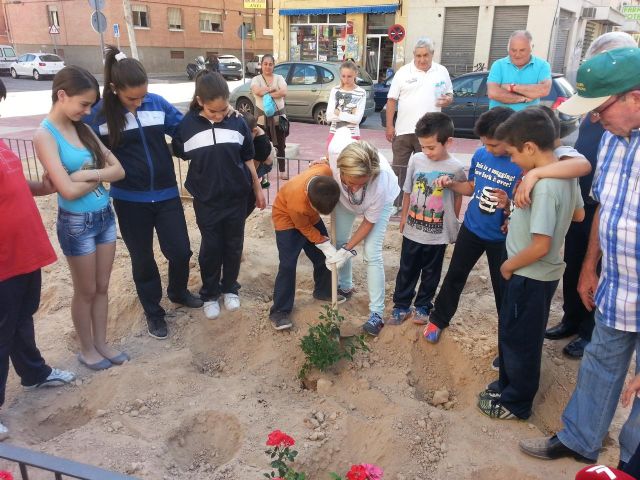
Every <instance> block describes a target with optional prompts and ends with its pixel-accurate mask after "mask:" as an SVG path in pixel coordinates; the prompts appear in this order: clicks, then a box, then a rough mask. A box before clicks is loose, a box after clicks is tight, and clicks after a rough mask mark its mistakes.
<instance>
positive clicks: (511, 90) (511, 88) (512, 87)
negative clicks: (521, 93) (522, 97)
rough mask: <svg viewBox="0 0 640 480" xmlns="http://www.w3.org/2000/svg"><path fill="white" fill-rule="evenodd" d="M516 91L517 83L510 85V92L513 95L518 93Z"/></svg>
mask: <svg viewBox="0 0 640 480" xmlns="http://www.w3.org/2000/svg"><path fill="white" fill-rule="evenodd" d="M515 89H516V84H515V83H510V84H509V91H510V92H511V93H514V92H515V91H516V90H515Z"/></svg>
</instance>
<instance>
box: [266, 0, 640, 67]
mask: <svg viewBox="0 0 640 480" xmlns="http://www.w3.org/2000/svg"><path fill="white" fill-rule="evenodd" d="M629 4H638V1H637V0H633V1H625V2H622V1H618V0H595V1H589V0H527V1H523V0H408V1H402V2H398V1H397V0H396V1H386V2H385V1H384V0H379V1H378V2H373V1H371V0H368V1H367V0H347V1H345V0H327V1H325V2H324V3H323V4H322V6H318V4H317V3H315V2H314V3H313V4H312V2H310V1H309V0H274V19H275V20H274V26H273V32H274V37H273V40H274V52H276V54H277V55H278V58H279V59H280V60H295V59H313V60H316V59H317V60H337V61H339V60H342V59H343V58H353V59H355V60H357V61H358V62H359V63H360V64H361V65H363V66H366V68H367V70H368V71H369V73H370V74H371V76H372V77H373V78H374V80H375V79H378V80H379V79H381V78H384V72H385V71H386V68H388V67H392V68H398V67H399V66H401V65H404V64H405V63H407V62H408V61H410V60H411V59H412V47H413V45H414V43H415V41H416V40H417V38H418V37H420V36H428V37H430V38H431V39H432V40H433V41H434V42H435V47H436V49H435V50H436V51H435V56H434V58H435V61H437V62H439V63H442V64H443V65H445V66H446V67H447V68H448V69H449V71H450V72H451V73H452V74H454V75H456V74H461V73H465V72H469V71H472V70H486V69H488V68H489V67H490V66H491V64H492V63H493V62H494V61H495V60H497V59H498V58H502V57H504V56H506V55H507V43H508V39H509V35H510V34H511V33H512V32H513V31H514V30H524V29H526V30H529V31H530V32H531V34H532V35H533V39H534V42H533V43H534V54H535V55H537V56H539V57H542V58H544V59H545V60H548V61H549V62H550V63H551V65H552V69H553V71H554V72H559V73H565V74H567V76H568V77H569V78H570V79H572V78H573V76H574V75H575V72H576V71H577V68H578V66H579V64H580V62H581V60H582V58H583V57H584V54H585V53H586V50H587V48H588V47H589V45H590V44H591V42H592V41H593V39H594V38H596V37H597V36H598V35H600V34H602V33H605V32H608V31H612V30H624V31H628V32H629V33H636V30H637V29H638V23H637V22H636V21H630V19H628V18H625V15H624V14H623V13H622V12H621V10H622V9H623V8H628V5H629ZM395 24H399V25H401V26H402V27H403V28H404V29H405V31H406V37H405V39H404V40H403V41H401V42H399V43H396V44H393V43H391V41H390V40H389V38H388V36H387V30H388V28H389V27H390V26H392V25H395Z"/></svg>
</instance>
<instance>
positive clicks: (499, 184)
mask: <svg viewBox="0 0 640 480" xmlns="http://www.w3.org/2000/svg"><path fill="white" fill-rule="evenodd" d="M475 175H476V177H481V178H483V179H484V180H488V181H489V182H490V183H492V184H495V187H494V186H493V185H486V183H485V185H484V186H481V185H480V182H476V190H475V192H474V196H475V198H476V199H477V200H478V208H479V209H480V211H481V212H482V213H484V214H486V215H492V214H494V213H496V210H497V208H498V198H497V197H496V196H495V195H494V190H495V189H501V190H504V191H506V192H509V191H510V189H511V186H512V185H513V184H514V181H516V176H515V175H510V174H508V173H506V172H502V171H500V170H498V169H495V168H491V167H489V166H487V165H486V164H484V163H482V162H478V163H476V166H475ZM514 191H515V188H514Z"/></svg>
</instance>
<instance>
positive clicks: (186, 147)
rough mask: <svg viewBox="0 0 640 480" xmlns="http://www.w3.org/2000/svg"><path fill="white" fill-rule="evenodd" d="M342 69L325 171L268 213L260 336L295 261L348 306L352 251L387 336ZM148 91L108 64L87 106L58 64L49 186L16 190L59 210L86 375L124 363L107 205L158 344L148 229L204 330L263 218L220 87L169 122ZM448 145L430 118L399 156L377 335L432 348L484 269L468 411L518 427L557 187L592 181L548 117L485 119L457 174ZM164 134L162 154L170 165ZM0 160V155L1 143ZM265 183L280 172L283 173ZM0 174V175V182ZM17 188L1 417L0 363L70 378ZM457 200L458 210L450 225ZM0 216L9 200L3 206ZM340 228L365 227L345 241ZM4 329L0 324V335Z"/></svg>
mask: <svg viewBox="0 0 640 480" xmlns="http://www.w3.org/2000/svg"><path fill="white" fill-rule="evenodd" d="M340 72H341V85H340V87H336V88H334V89H333V90H332V92H331V99H332V100H331V102H332V103H331V104H332V105H335V109H334V110H333V111H332V112H331V113H330V114H328V117H329V119H330V121H331V129H330V137H329V142H330V143H329V159H328V161H327V162H326V163H328V164H323V163H320V164H317V165H313V166H312V167H310V168H309V169H308V170H307V171H305V172H303V173H301V174H299V175H297V176H296V177H295V178H293V179H292V180H291V181H289V182H288V183H287V184H285V185H284V187H282V188H281V189H280V191H279V192H278V194H277V196H276V199H275V202H274V205H273V209H272V216H273V223H274V227H275V236H276V245H277V248H278V252H279V265H278V273H277V276H276V278H275V286H274V295H273V305H272V307H271V310H270V320H271V322H272V323H273V326H274V328H275V329H276V330H283V329H288V328H291V327H292V325H293V323H292V319H291V313H292V311H293V305H294V298H295V291H296V288H295V282H296V267H297V260H298V257H299V254H300V252H301V251H302V250H304V252H305V254H306V255H307V256H308V257H309V259H310V260H311V262H312V264H313V278H314V291H313V296H314V297H315V298H317V299H320V300H326V301H328V300H330V299H331V295H332V292H331V275H330V269H331V268H333V267H334V266H335V268H337V269H338V270H339V272H340V273H339V284H338V286H339V293H340V295H341V301H345V300H346V299H347V298H348V297H350V296H351V295H352V293H353V290H352V288H353V284H352V278H351V262H352V260H353V257H354V256H355V250H354V248H355V247H356V245H358V244H360V243H361V242H364V256H365V261H366V262H367V266H368V282H367V284H368V287H369V295H370V302H371V303H370V316H369V318H368V320H367V322H366V323H365V324H364V330H365V331H366V332H368V333H370V334H372V335H377V334H378V333H379V332H380V330H381V329H382V327H383V325H384V320H383V317H384V315H383V310H384V284H385V281H384V268H383V264H382V240H383V238H384V235H385V232H386V226H387V223H388V221H389V217H390V216H391V213H392V210H393V208H394V207H393V201H394V200H395V198H396V197H397V195H398V193H399V188H398V180H397V177H396V176H395V174H394V173H393V170H392V169H391V166H390V165H389V164H388V162H387V161H386V160H385V159H384V157H382V156H381V155H379V153H378V152H377V151H376V149H375V148H374V147H372V146H371V145H370V144H368V143H367V142H364V141H357V139H358V138H359V130H358V124H359V122H360V120H361V118H362V111H363V109H364V99H365V96H363V95H361V93H362V92H360V90H362V89H361V88H360V87H358V86H357V85H355V77H356V74H357V67H356V66H355V64H353V63H351V62H345V63H344V64H343V65H342V66H341V70H340ZM147 85H148V79H147V75H146V72H145V70H144V67H143V66H142V64H141V63H140V62H139V61H137V60H134V59H128V58H126V56H125V55H124V54H123V53H122V52H120V51H119V50H118V49H116V48H114V47H108V49H107V55H106V63H105V86H104V92H103V96H102V97H103V98H102V99H101V100H100V92H99V90H98V84H97V82H96V80H95V78H94V77H93V76H92V75H91V74H89V73H88V72H87V71H85V70H83V69H81V68H78V67H65V68H64V69H63V70H62V71H61V72H60V73H58V74H57V75H56V76H55V78H54V82H53V93H52V100H53V105H52V108H51V111H50V113H49V115H48V116H47V118H46V119H45V120H44V121H43V122H42V125H41V128H40V129H39V130H38V132H37V133H36V136H35V137H34V143H35V146H36V150H37V153H38V157H39V158H40V160H41V162H42V163H43V165H44V167H45V170H46V174H45V176H44V177H43V181H42V182H41V183H40V184H35V183H34V184H30V185H28V187H29V188H30V189H31V192H32V193H33V194H36V195H37V194H48V193H52V192H57V194H58V205H59V211H58V222H57V233H58V239H59V243H60V246H61V249H62V252H63V253H64V255H65V257H66V259H67V262H68V264H69V269H70V271H71V277H72V280H73V287H74V295H73V300H72V308H71V316H72V319H73V323H74V326H75V328H76V331H77V333H78V339H79V343H80V351H79V353H78V360H79V362H80V363H82V364H83V365H85V366H86V367H88V368H90V369H94V370H101V369H106V368H110V367H112V366H113V365H119V364H122V363H124V362H125V361H127V360H129V356H128V355H127V353H126V352H122V351H118V350H116V349H115V348H113V347H111V346H110V345H109V344H108V343H107V339H106V324H107V311H108V285H109V277H110V273H111V268H112V265H113V261H114V257H115V240H116V223H115V215H114V212H113V210H112V208H111V202H110V197H113V205H114V209H115V214H116V215H117V217H118V224H119V227H120V231H121V234H122V238H123V240H124V242H125V244H126V246H127V249H128V250H129V254H130V258H131V265H132V272H133V280H134V283H135V285H136V290H137V293H138V297H139V299H140V302H141V304H142V307H143V310H144V313H145V316H146V319H147V324H148V330H149V334H150V335H151V336H153V337H155V338H166V337H167V335H168V332H167V325H166V321H165V319H164V317H165V311H164V309H163V308H162V307H161V306H160V301H161V298H162V283H161V279H160V274H159V271H158V267H157V264H156V261H155V258H154V255H153V235H154V232H155V233H156V234H157V237H158V240H159V243H160V247H161V250H162V253H163V254H164V255H165V257H166V258H167V260H168V261H169V278H168V286H167V295H168V297H169V299H170V300H171V301H173V302H175V303H178V304H182V305H185V306H187V307H191V308H198V307H203V309H204V314H205V316H206V317H207V318H209V319H215V318H217V317H218V316H219V315H220V313H221V308H222V305H224V308H225V309H226V310H228V311H234V310H237V309H239V308H240V297H239V289H240V284H239V283H238V276H239V272H240V265H241V258H242V250H243V242H244V233H245V232H244V228H245V222H246V219H247V217H248V215H249V214H250V213H251V212H252V211H253V210H254V208H255V207H258V208H260V209H263V208H265V206H266V202H265V198H264V194H263V191H262V190H263V184H262V182H261V180H260V179H261V177H263V176H264V175H265V174H266V173H267V172H268V171H269V170H270V169H271V165H272V164H273V161H274V157H275V155H274V148H273V146H272V145H271V143H270V141H269V139H268V138H267V135H265V132H264V130H262V129H261V128H260V127H259V126H258V125H257V122H256V120H255V118H253V117H252V116H251V115H246V116H245V117H242V116H241V115H239V114H237V113H236V112H235V111H234V110H233V109H232V108H231V106H230V105H229V89H228V86H227V82H226V81H225V80H224V79H223V77H222V76H221V75H220V74H218V73H215V72H202V73H201V74H199V76H198V77H197V78H196V86H195V92H194V96H193V100H192V102H191V104H190V106H189V111H188V112H187V113H186V114H185V115H184V116H183V115H182V114H181V113H180V112H178V111H177V110H176V109H175V108H174V107H173V106H171V105H170V104H169V103H168V102H167V101H166V100H164V99H163V98H162V97H160V96H158V95H154V94H151V93H148V92H147ZM254 87H255V88H256V89H258V88H259V87H260V85H254ZM265 92H266V90H265ZM1 94H2V92H0V95H1ZM453 133H454V125H453V122H452V121H451V119H450V118H449V117H448V116H447V115H445V114H443V113H439V112H438V113H427V114H425V115H424V116H423V117H422V118H421V119H420V120H419V121H418V123H417V125H416V128H415V134H416V136H417V138H418V141H419V143H420V146H421V150H422V151H421V152H419V153H415V154H414V155H412V156H411V159H410V161H409V164H408V168H407V172H406V180H405V182H404V185H402V191H403V196H402V198H403V201H402V210H401V212H400V231H401V233H402V235H403V241H402V250H401V255H400V265H399V269H398V273H397V277H396V283H395V291H394V294H393V303H394V305H393V310H392V312H391V316H390V320H389V322H390V323H392V324H400V323H402V322H403V321H405V320H406V319H408V318H412V319H413V322H414V323H416V324H420V325H423V326H424V331H423V336H424V338H425V339H426V341H427V342H429V343H437V342H438V341H439V339H440V337H441V335H442V333H443V331H444V329H446V328H447V327H448V326H449V324H450V322H451V319H452V317H453V316H454V314H455V312H456V309H457V307H458V303H459V300H460V296H461V294H462V291H463V288H464V286H465V283H466V281H467V278H468V276H469V274H470V272H471V270H472V268H473V267H474V265H475V264H476V263H477V261H478V259H479V258H480V256H482V254H483V253H484V254H486V256H487V260H488V264H489V271H490V276H491V284H492V287H493V292H494V297H495V304H496V309H497V312H498V319H499V320H498V331H499V333H498V353H499V355H498V357H496V359H495V360H494V362H493V363H494V367H495V368H496V369H497V370H498V371H499V378H498V380H497V381H496V382H493V383H491V384H490V385H489V386H488V387H487V389H486V390H484V391H483V392H481V393H480V394H479V398H478V407H479V408H480V410H481V411H482V412H483V413H485V414H486V415H488V416H490V417H492V418H497V419H508V418H520V419H525V418H528V417H529V416H530V415H531V406H532V403H533V399H534V397H535V394H536V391H537V389H538V381H539V372H540V362H541V352H542V342H543V338H544V332H545V328H546V323H547V319H548V316H549V308H550V302H551V298H552V296H553V294H554V292H555V289H556V287H557V285H558V281H559V279H560V278H561V276H562V273H563V270H564V262H563V261H562V257H561V255H560V250H561V247H562V243H563V239H564V236H565V234H566V232H567V229H568V228H569V225H570V223H571V221H580V220H581V219H582V217H583V210H582V206H583V205H582V203H583V202H582V198H581V196H580V192H579V188H578V184H577V182H576V181H575V180H574V178H575V177H578V176H581V175H585V174H587V173H589V171H590V169H591V166H590V164H589V162H588V161H586V160H585V159H584V158H583V157H582V155H580V154H579V153H578V152H576V151H575V150H573V149H571V148H567V147H562V146H560V144H559V125H558V124H557V118H556V116H555V115H554V113H553V112H552V111H551V110H549V109H546V110H545V108H544V107H533V108H529V109H526V110H523V111H521V112H517V113H515V112H514V111H513V110H511V109H508V108H504V107H496V108H494V109H492V110H490V111H488V112H486V113H484V114H483V115H482V116H481V117H480V118H479V120H478V121H477V123H476V126H475V133H476V134H477V135H478V136H479V137H480V139H481V141H482V143H483V144H484V146H483V147H481V148H479V149H478V150H477V151H476V152H475V154H474V156H473V158H472V161H471V167H470V170H469V172H468V175H467V174H465V171H464V168H463V165H462V164H461V163H460V162H459V161H458V160H457V159H456V158H455V157H454V156H452V155H451V154H450V153H449V151H448V150H449V148H450V146H451V144H452V142H453ZM165 135H169V136H171V137H172V142H171V146H172V151H171V150H170V149H169V146H168V145H167V142H166V140H165ZM334 135H335V138H334ZM0 150H1V151H0V153H2V152H4V151H6V149H4V147H3V146H2V145H0ZM172 154H173V155H176V156H178V157H180V158H183V159H185V160H188V161H189V169H188V173H187V177H186V181H185V188H186V189H187V190H188V191H189V193H190V194H191V195H192V197H193V207H194V211H195V216H196V221H197V225H198V228H199V230H200V233H201V237H202V240H201V243H200V251H199V258H198V260H199V266H200V273H201V279H202V286H201V288H200V292H199V295H198V296H196V295H194V294H192V293H190V292H189V291H188V290H187V283H188V277H189V258H190V256H191V249H190V246H189V237H188V233H187V226H186V221H185V216H184V211H183V208H182V204H181V201H180V198H179V191H178V186H177V183H176V178H175V172H174V170H173V160H172ZM558 159H563V161H562V162H558V161H557V160H558ZM10 160H11V162H13V163H11V164H14V163H16V162H19V160H16V159H15V158H13V157H11V158H10ZM4 161H5V163H6V164H7V165H9V163H8V162H9V161H8V160H6V158H5V160H4ZM16 165H17V163H16ZM16 168H17V167H16ZM13 170H15V168H14V169H13ZM13 170H11V172H12V171H13ZM280 171H281V172H284V169H283V168H282V166H280ZM11 172H9V173H11ZM14 173H15V172H14ZM7 174H8V173H6V172H2V171H0V179H2V175H5V176H6V175H7ZM15 175H16V177H15V178H16V179H17V180H15V182H14V183H16V182H17V183H20V181H22V183H24V186H22V187H20V186H17V187H16V186H15V185H14V187H13V188H18V189H19V190H20V196H21V197H20V198H23V200H24V202H25V205H26V206H22V207H20V208H27V207H28V208H29V209H30V212H31V213H30V215H31V217H33V219H32V220H33V221H32V226H31V227H30V228H32V229H33V231H34V232H35V233H34V235H36V236H37V237H38V238H42V241H41V242H40V243H41V244H42V248H41V249H40V252H41V255H39V256H37V258H36V257H34V258H33V259H32V260H33V261H32V262H30V263H29V264H28V265H25V266H24V268H23V267H16V268H13V267H11V268H5V266H4V264H2V263H0V304H2V305H4V303H9V296H11V298H14V297H15V298H23V297H24V302H23V303H20V311H19V312H14V313H15V315H13V314H12V315H13V316H12V317H11V318H10V319H9V321H10V322H13V323H12V325H13V326H11V327H10V329H9V330H10V331H11V332H12V333H11V335H12V336H11V339H10V340H7V339H5V338H3V339H2V340H0V354H2V357H1V358H0V367H1V368H2V370H1V371H0V384H1V385H2V391H1V392H0V402H1V401H2V397H3V395H2V393H3V391H4V384H5V383H6V372H7V371H8V359H9V357H11V358H12V360H13V363H14V366H15V367H16V370H17V371H18V373H19V375H20V376H21V378H22V381H23V383H24V384H25V385H27V386H32V385H44V384H56V383H58V384H59V383H66V382H68V381H70V380H71V379H72V378H73V374H71V373H70V372H64V371H60V370H57V369H51V368H49V367H47V366H46V364H45V363H44V360H43V359H42V357H41V356H40V354H39V352H38V350H37V348H36V347H35V341H34V340H33V319H32V315H33V313H34V312H35V311H36V310H37V305H38V298H39V291H40V284H39V281H40V276H39V268H41V267H42V266H44V265H46V264H48V263H51V262H52V261H54V259H55V256H54V255H53V252H52V250H51V247H50V245H48V243H47V241H46V235H45V237H43V236H42V235H43V232H44V230H43V228H42V224H41V221H40V219H39V218H36V217H37V215H35V213H34V212H35V210H34V208H35V207H34V206H33V201H32V200H30V196H29V192H28V187H27V183H26V182H24V180H20V179H19V178H18V177H19V175H18V174H15ZM20 175H21V170H20ZM523 175H524V176H523ZM105 181H106V182H109V183H110V184H111V189H110V191H107V190H106V189H105V188H104V186H103V184H102V182H105ZM3 188H4V187H3ZM516 188H518V189H519V192H520V195H521V198H522V199H523V200H522V201H521V202H520V205H517V207H520V208H517V207H516V206H514V205H513V204H512V201H511V200H512V199H513V198H514V192H515V190H516ZM462 196H469V197H471V200H470V202H469V204H468V208H467V210H466V212H465V214H464V220H463V222H462V224H461V225H460V223H459V221H458V217H459V215H460V210H461V200H462ZM27 197H29V200H28V201H27V200H26V198H27ZM0 200H2V201H3V202H5V201H6V200H5V199H4V196H2V197H0ZM0 206H2V207H3V209H4V207H5V205H4V204H3V203H0ZM3 211H4V210H3ZM331 212H335V213H336V224H337V242H335V243H333V244H332V243H331V241H330V239H329V235H328V233H327V229H326V227H325V225H324V223H323V221H322V220H321V217H320V215H328V214H330V213H331ZM357 215H362V216H363V217H364V218H363V221H362V223H361V225H360V226H359V227H358V229H356V231H355V232H353V231H352V229H353V222H354V220H355V218H356V216H357ZM9 230H11V231H13V229H11V228H9ZM15 230H16V231H18V230H19V229H18V227H17V226H16V228H15ZM3 232H5V234H6V232H8V230H7V229H3ZM16 242H18V240H16V239H15V238H14V239H13V240H12V243H11V245H14V247H12V248H18V247H17V243H16ZM3 243H4V242H3ZM452 243H455V247H454V250H453V254H452V258H451V262H450V264H449V267H448V271H447V272H446V275H445V278H444V281H443V283H442V286H441V288H440V292H439V293H438V295H437V296H436V290H437V287H438V284H439V282H440V277H441V271H442V266H443V260H444V254H445V250H446V247H447V245H449V244H452ZM8 244H9V242H7V245H8ZM3 248H4V247H3ZM21 256H24V255H17V254H16V258H19V257H21ZM1 259H2V257H0V260H1ZM22 277H24V278H22ZM18 280H19V282H18ZM419 281H420V285H419V287H418V290H417V293H416V286H417V285H418V282H419ZM9 284H11V285H9ZM14 284H15V285H14ZM434 297H435V300H434ZM23 304H24V305H23ZM12 305H13V303H12ZM14 317H15V318H14ZM3 322H5V319H3V318H0V325H2V324H3ZM9 330H8V331H9ZM0 427H2V425H1V424H0ZM2 428H4V427H2ZM1 435H2V430H1V429H0V436H1Z"/></svg>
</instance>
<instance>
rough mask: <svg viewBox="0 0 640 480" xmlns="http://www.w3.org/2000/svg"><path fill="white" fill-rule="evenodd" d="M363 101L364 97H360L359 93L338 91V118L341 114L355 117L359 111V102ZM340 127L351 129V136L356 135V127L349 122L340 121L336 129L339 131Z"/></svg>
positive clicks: (336, 107)
mask: <svg viewBox="0 0 640 480" xmlns="http://www.w3.org/2000/svg"><path fill="white" fill-rule="evenodd" d="M361 99H362V95H359V93H358V92H355V91H354V92H345V91H342V90H338V91H337V92H336V105H335V108H334V110H335V114H336V116H338V115H340V114H341V113H347V114H349V115H355V114H356V111H357V110H358V102H360V101H361ZM340 127H349V129H350V130H351V135H355V126H354V125H352V124H350V123H349V122H345V121H342V120H338V121H337V122H336V126H335V128H336V129H338V128H340Z"/></svg>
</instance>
